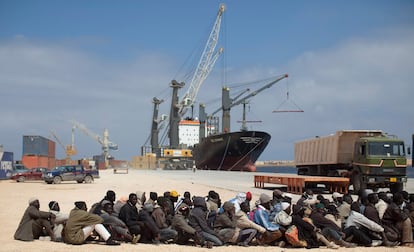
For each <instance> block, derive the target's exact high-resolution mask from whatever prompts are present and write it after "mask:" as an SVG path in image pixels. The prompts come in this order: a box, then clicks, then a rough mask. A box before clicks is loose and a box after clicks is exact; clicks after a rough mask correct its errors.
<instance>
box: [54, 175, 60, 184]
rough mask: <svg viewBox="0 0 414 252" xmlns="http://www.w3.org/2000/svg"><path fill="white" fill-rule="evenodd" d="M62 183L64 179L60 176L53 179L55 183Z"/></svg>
mask: <svg viewBox="0 0 414 252" xmlns="http://www.w3.org/2000/svg"><path fill="white" fill-rule="evenodd" d="M61 182H62V178H61V177H60V176H56V177H54V178H53V183H55V184H60V183H61Z"/></svg>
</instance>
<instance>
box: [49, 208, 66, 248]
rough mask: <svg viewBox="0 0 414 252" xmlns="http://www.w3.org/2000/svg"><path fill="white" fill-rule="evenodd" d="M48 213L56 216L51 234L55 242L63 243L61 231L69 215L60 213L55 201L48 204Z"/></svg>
mask: <svg viewBox="0 0 414 252" xmlns="http://www.w3.org/2000/svg"><path fill="white" fill-rule="evenodd" d="M49 212H50V213H53V214H54V215H55V216H56V218H55V221H54V227H53V233H54V234H55V241H63V239H62V231H63V228H64V226H65V225H66V221H67V220H68V218H69V215H68V214H64V213H62V212H60V206H59V203H58V202H57V201H50V202H49Z"/></svg>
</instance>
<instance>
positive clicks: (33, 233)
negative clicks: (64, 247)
mask: <svg viewBox="0 0 414 252" xmlns="http://www.w3.org/2000/svg"><path fill="white" fill-rule="evenodd" d="M39 209H40V203H39V200H38V199H37V198H31V199H29V206H28V207H27V208H26V211H25V212H24V214H23V217H22V219H21V221H20V223H19V226H18V227H17V230H16V232H15V233H14V239H16V240H21V241H33V240H34V239H39V237H40V236H45V235H49V236H50V238H51V240H52V241H54V240H55V235H54V234H53V230H52V228H53V223H52V221H53V219H54V218H55V215H54V214H52V213H48V212H44V211H39ZM44 230H45V231H46V233H45V232H44Z"/></svg>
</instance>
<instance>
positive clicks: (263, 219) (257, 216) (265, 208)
mask: <svg viewBox="0 0 414 252" xmlns="http://www.w3.org/2000/svg"><path fill="white" fill-rule="evenodd" d="M271 201H272V198H271V197H270V196H269V195H267V194H264V193H262V194H261V195H260V198H259V205H258V206H257V208H256V211H255V212H254V222H255V223H256V224H259V225H260V226H262V227H264V228H265V229H266V231H268V232H265V233H264V234H263V235H262V236H261V237H260V238H259V239H258V241H259V243H262V244H271V243H274V242H275V241H276V240H278V239H279V238H280V237H282V232H281V231H280V230H279V228H280V226H279V224H274V223H272V222H270V221H269V213H270V204H271Z"/></svg>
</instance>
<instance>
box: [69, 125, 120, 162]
mask: <svg viewBox="0 0 414 252" xmlns="http://www.w3.org/2000/svg"><path fill="white" fill-rule="evenodd" d="M71 123H72V124H73V127H75V128H77V129H79V130H80V131H82V132H83V133H84V134H85V135H87V136H88V137H90V138H92V139H94V140H95V141H97V142H98V143H99V144H100V145H101V146H102V155H103V156H104V159H105V166H106V167H108V165H109V151H110V150H118V145H117V144H115V143H113V142H111V141H109V131H108V129H106V128H105V129H104V132H103V136H102V137H101V136H100V135H98V134H96V133H94V132H92V131H91V130H89V129H88V128H87V127H86V126H85V125H83V124H82V123H80V122H77V121H75V120H72V121H71Z"/></svg>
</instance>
